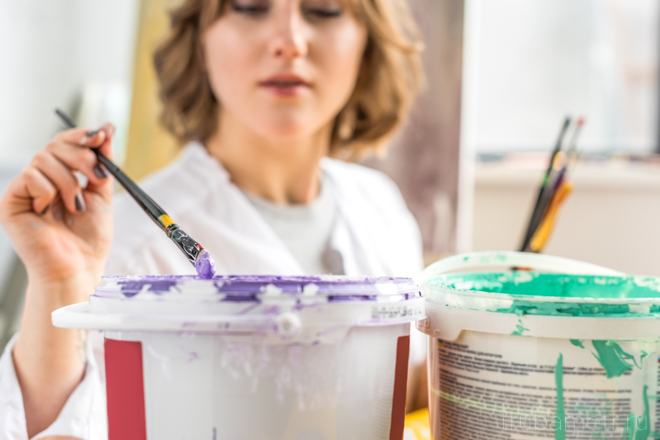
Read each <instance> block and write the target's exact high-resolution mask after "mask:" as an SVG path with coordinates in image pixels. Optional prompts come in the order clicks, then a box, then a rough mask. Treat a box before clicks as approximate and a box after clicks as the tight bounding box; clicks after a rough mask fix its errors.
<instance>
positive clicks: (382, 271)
mask: <svg viewBox="0 0 660 440" xmlns="http://www.w3.org/2000/svg"><path fill="white" fill-rule="evenodd" d="M321 168H322V171H323V173H324V176H326V177H327V179H325V180H324V184H326V185H327V188H326V189H327V190H328V191H330V192H331V193H332V195H333V198H334V200H335V201H336V210H337V213H336V214H337V215H336V219H335V221H334V222H333V226H332V231H331V234H330V238H329V245H330V246H331V248H332V249H335V250H336V251H337V252H338V253H339V254H340V255H341V259H342V264H343V271H344V272H345V274H346V275H348V276H377V275H383V276H413V275H416V274H418V273H419V271H420V270H421V269H422V248H421V237H420V233H419V229H418V227H417V225H416V223H415V221H414V219H413V217H412V215H411V213H410V212H409V211H408V209H407V207H406V205H405V203H404V201H403V199H402V197H401V195H400V193H399V191H398V189H397V187H396V185H395V184H394V183H393V182H392V181H391V179H389V178H388V177H386V176H385V175H384V174H382V173H380V172H378V171H375V170H372V169H369V168H366V167H362V166H359V165H354V164H348V163H344V162H340V161H336V160H332V159H324V160H323V161H322V163H321ZM141 186H142V187H143V189H144V190H145V191H146V192H147V193H148V194H150V195H151V196H152V197H153V198H154V200H156V201H158V203H159V204H160V205H161V206H162V207H163V209H165V211H167V212H168V213H169V214H170V216H171V217H172V219H174V221H175V222H176V223H177V224H179V225H180V226H181V227H182V228H183V229H184V230H185V231H186V232H188V233H189V234H190V235H191V236H192V237H194V238H195V239H196V240H198V241H200V242H201V243H202V244H203V245H204V246H205V247H206V249H208V250H209V252H210V253H211V255H213V256H214V258H215V260H216V264H217V270H218V272H219V273H227V274H282V275H293V274H304V273H305V272H304V269H303V268H302V267H301V264H300V263H299V262H298V261H297V260H296V258H294V256H293V255H292V253H291V251H290V250H289V249H288V248H287V246H286V245H285V244H284V242H283V241H282V239H281V238H280V237H279V236H278V235H277V234H276V233H275V232H274V230H273V228H271V227H270V225H269V224H268V223H267V222H266V220H265V219H264V218H263V216H262V215H261V214H260V213H259V211H258V210H257V209H256V208H255V207H254V205H253V204H252V203H251V202H250V201H249V200H248V198H247V197H246V195H245V193H243V192H242V191H241V190H240V189H239V188H238V187H236V186H235V185H234V184H233V183H232V182H231V181H230V179H229V175H228V173H227V171H226V170H225V169H224V168H223V167H222V166H221V164H220V163H219V162H218V161H216V160H215V159H214V158H213V157H211V156H210V155H209V154H208V153H207V152H206V150H205V148H204V147H203V146H202V145H200V144H198V143H191V144H189V145H187V146H186V147H185V148H184V150H183V151H182V153H181V155H180V156H179V157H178V158H177V159H176V160H175V161H174V162H173V163H172V164H170V165H169V166H168V167H166V168H165V169H163V170H161V171H159V172H158V173H156V174H154V175H152V176H150V177H148V178H147V179H146V180H145V181H144V182H142V184H141ZM114 210H115V215H114V219H115V237H114V240H113V248H112V250H111V254H110V258H109V262H108V265H107V268H106V274H108V275H143V274H193V273H194V268H193V266H192V265H191V264H190V263H189V262H188V260H187V259H186V258H185V257H184V256H183V255H182V254H181V253H180V252H179V251H178V250H177V249H176V248H175V246H174V244H173V243H171V242H170V240H169V239H168V238H167V237H165V235H164V234H163V233H162V231H160V229H158V228H157V227H156V226H155V225H154V224H153V223H152V222H151V221H150V220H149V219H148V218H147V217H146V215H145V214H144V213H143V212H142V211H141V209H140V208H139V207H138V206H137V205H136V204H135V202H134V201H133V200H131V199H130V198H128V197H127V196H126V195H125V194H123V195H120V196H118V197H116V199H115V203H114ZM13 342H14V341H13V340H12V341H11V342H10V343H9V345H8V346H7V348H6V350H5V352H4V353H3V355H2V357H0V439H12V440H14V439H15V440H23V439H27V433H26V423H25V413H24V408H23V399H22V395H21V391H20V386H19V384H18V381H17V378H16V372H15V370H14V365H13V362H12V357H11V354H10V353H11V349H12V347H13ZM102 350H103V348H102V344H101V340H100V338H99V337H98V334H95V333H94V334H90V338H89V343H88V362H87V368H86V372H85V377H84V378H83V381H82V382H81V383H80V385H78V387H77V388H76V389H75V390H74V392H73V393H72V394H71V396H70V397H69V399H68V401H67V402H66V404H65V406H64V408H63V409H62V411H61V412H60V414H59V415H58V418H57V419H56V420H55V421H54V422H53V424H51V426H49V427H48V428H47V429H46V430H44V431H43V432H41V433H39V434H37V435H36V436H34V437H33V438H35V439H39V438H45V437H48V436H56V435H60V436H73V437H79V438H84V439H94V440H96V439H103V438H106V436H107V434H106V433H107V428H106V414H105V391H104V390H105V386H104V384H103V377H104V370H103V362H102V361H103V351H102ZM411 357H412V362H414V363H419V362H423V361H424V359H425V339H424V338H423V337H422V336H421V334H416V335H415V336H414V337H413V339H412V346H411Z"/></svg>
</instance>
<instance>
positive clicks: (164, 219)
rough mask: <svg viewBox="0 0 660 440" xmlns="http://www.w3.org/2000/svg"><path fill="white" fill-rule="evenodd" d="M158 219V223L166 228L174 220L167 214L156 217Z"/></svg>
mask: <svg viewBox="0 0 660 440" xmlns="http://www.w3.org/2000/svg"><path fill="white" fill-rule="evenodd" d="M158 220H159V221H160V224H161V225H163V226H165V227H166V228H167V227H168V226H170V225H173V224H174V221H173V220H172V219H171V218H170V216H169V215H167V214H163V215H161V216H160V217H158Z"/></svg>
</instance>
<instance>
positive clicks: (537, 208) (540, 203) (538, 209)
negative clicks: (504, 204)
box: [520, 116, 571, 252]
mask: <svg viewBox="0 0 660 440" xmlns="http://www.w3.org/2000/svg"><path fill="white" fill-rule="evenodd" d="M570 123H571V117H570V116H566V117H565V118H564V122H563V123H562V125H561V129H560V130H559V135H558V136H557V142H556V143H555V146H554V148H553V149H552V153H551V154H550V159H549V160H548V165H547V167H546V170H545V173H544V175H543V179H542V180H541V183H540V185H539V189H538V193H537V195H536V202H535V203H534V208H533V209H532V213H531V215H530V218H529V223H528V224H527V229H526V231H525V235H524V236H523V241H522V244H521V246H520V250H521V251H522V252H524V251H526V250H527V249H528V248H529V242H530V241H531V239H532V236H533V235H534V231H535V229H536V227H538V224H539V222H540V221H541V218H542V216H543V213H544V211H545V208H546V207H547V202H548V198H547V191H548V186H549V185H550V183H551V181H550V177H551V174H552V171H553V169H554V166H555V162H556V160H557V156H558V155H559V152H560V151H561V147H562V144H563V143H564V137H565V136H566V131H567V130H568V126H569V125H570ZM544 202H546V203H544Z"/></svg>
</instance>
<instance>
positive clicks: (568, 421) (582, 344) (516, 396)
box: [419, 252, 660, 440]
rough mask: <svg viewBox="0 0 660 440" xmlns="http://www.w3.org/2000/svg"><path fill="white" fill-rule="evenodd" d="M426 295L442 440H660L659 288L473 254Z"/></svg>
mask: <svg viewBox="0 0 660 440" xmlns="http://www.w3.org/2000/svg"><path fill="white" fill-rule="evenodd" d="M514 267H519V268H520V267H523V268H531V269H533V270H532V271H527V270H512V268H514ZM422 292H423V293H424V295H425V299H426V311H427V315H428V318H427V320H425V321H422V322H420V324H419V326H420V329H421V330H423V331H424V332H425V333H427V334H428V335H429V336H430V345H429V384H430V394H429V401H430V418H431V430H432V433H433V438H434V439H446V440H508V439H516V440H532V439H557V440H565V439H611V440H614V439H617V440H620V439H632V440H647V439H657V438H660V402H658V393H659V391H660V280H659V279H656V278H649V277H629V276H623V275H621V274H619V273H616V272H614V271H610V270H607V269H603V268H600V267H597V266H593V265H590V264H586V263H581V262H576V261H570V260H565V259H560V258H556V257H548V256H543V255H536V254H521V253H502V252H500V253H475V254H468V255H460V256H456V257H451V258H449V259H446V260H443V261H440V262H438V263H436V264H434V265H432V266H430V267H429V268H428V269H427V271H426V272H425V274H424V280H423V285H422Z"/></svg>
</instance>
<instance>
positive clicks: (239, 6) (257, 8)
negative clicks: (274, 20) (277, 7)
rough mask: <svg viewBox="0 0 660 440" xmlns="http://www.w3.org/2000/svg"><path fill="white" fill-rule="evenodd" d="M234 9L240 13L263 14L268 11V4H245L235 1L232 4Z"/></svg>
mask: <svg viewBox="0 0 660 440" xmlns="http://www.w3.org/2000/svg"><path fill="white" fill-rule="evenodd" d="M231 8H232V10H234V12H238V13H239V14H246V15H255V16H256V15H263V14H265V13H266V12H268V5H265V4H243V3H238V2H233V3H232V4H231Z"/></svg>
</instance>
